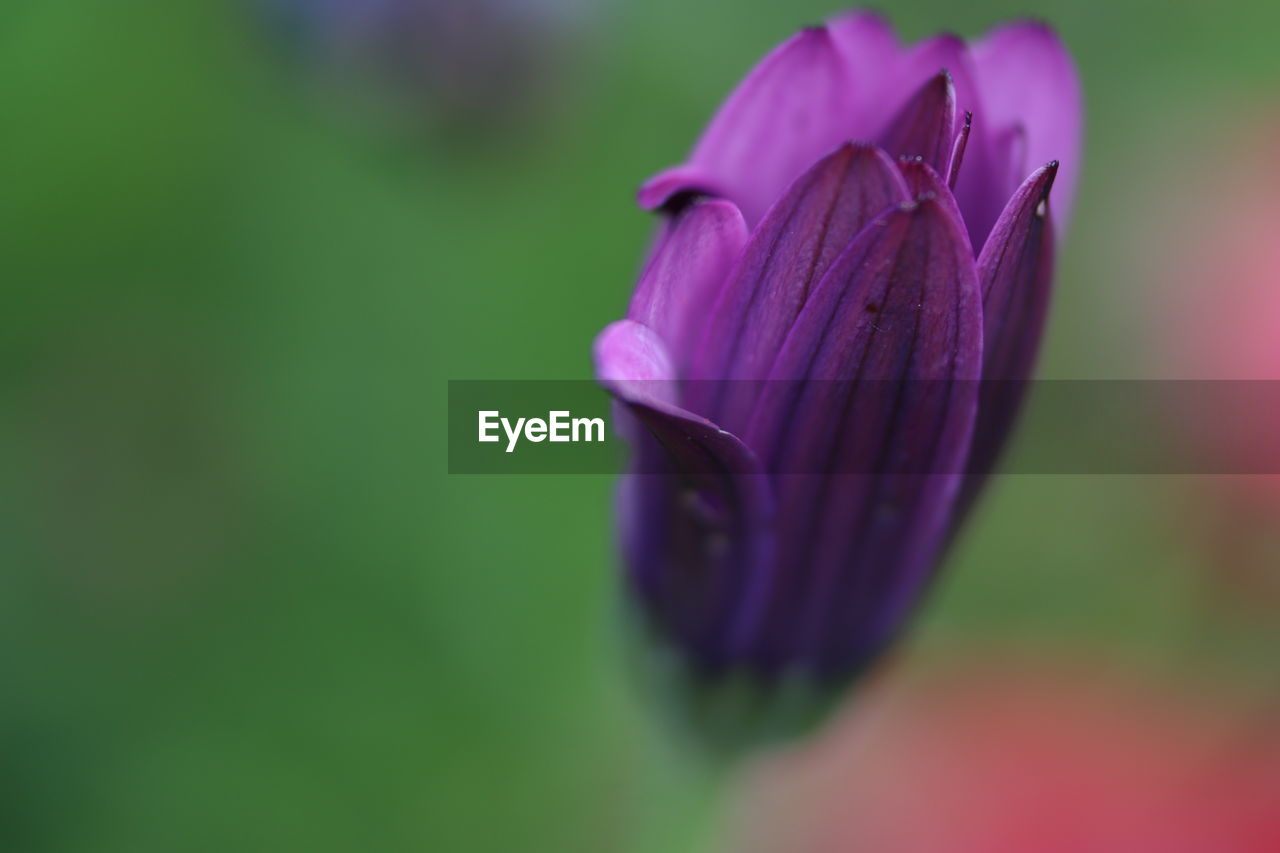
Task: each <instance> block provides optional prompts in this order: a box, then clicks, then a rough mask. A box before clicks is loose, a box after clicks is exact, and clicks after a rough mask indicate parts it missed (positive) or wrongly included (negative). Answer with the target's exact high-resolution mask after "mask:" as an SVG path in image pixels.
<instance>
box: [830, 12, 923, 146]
mask: <svg viewBox="0 0 1280 853" xmlns="http://www.w3.org/2000/svg"><path fill="white" fill-rule="evenodd" d="M827 30H828V31H829V32H830V33H831V39H832V41H834V42H835V45H836V49H837V50H838V51H839V52H840V56H841V58H843V59H844V65H845V72H846V81H847V83H846V85H847V86H848V98H849V109H850V113H849V117H850V124H849V137H850V138H854V139H870V138H871V137H872V136H874V135H875V133H876V132H877V131H878V130H879V129H880V127H881V126H882V125H883V123H884V118H885V108H884V106H883V103H882V101H883V97H884V92H885V89H886V88H887V87H889V86H890V85H892V84H893V82H894V81H895V80H897V79H898V78H897V73H896V70H897V69H896V66H897V63H898V58H899V56H900V55H901V54H902V48H901V47H900V46H899V44H898V38H897V36H896V35H894V32H893V27H891V26H890V25H889V23H888V22H887V21H886V20H885V19H884V18H882V17H880V16H879V15H878V14H876V13H875V12H868V11H862V10H860V11H856V12H849V13H846V14H844V15H839V16H837V17H835V18H832V19H831V20H830V21H828V22H827ZM941 67H943V66H941V65H939V66H936V67H934V68H932V69H930V71H937V70H938V68H941ZM908 91H909V90H908ZM895 105H896V103H895Z"/></svg>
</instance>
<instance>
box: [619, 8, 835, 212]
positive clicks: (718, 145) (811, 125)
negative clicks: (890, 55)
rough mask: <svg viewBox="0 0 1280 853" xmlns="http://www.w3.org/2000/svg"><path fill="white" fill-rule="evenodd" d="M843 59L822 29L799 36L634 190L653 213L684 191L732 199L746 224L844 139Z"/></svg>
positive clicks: (773, 55) (757, 70)
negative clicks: (678, 155)
mask: <svg viewBox="0 0 1280 853" xmlns="http://www.w3.org/2000/svg"><path fill="white" fill-rule="evenodd" d="M849 126H850V111H849V102H848V86H847V85H846V72H845V67H844V64H843V61H842V60H841V57H840V55H839V53H838V52H837V50H836V48H835V45H834V44H833V43H832V40H831V35H830V33H828V32H827V30H826V28H825V27H814V28H812V29H807V30H804V31H802V32H800V33H797V34H796V35H795V36H793V37H792V38H791V39H789V40H788V41H786V42H784V43H783V44H782V45H780V46H779V47H778V48H776V49H775V50H774V51H773V52H772V53H770V54H769V55H768V56H766V57H765V58H764V59H763V60H762V61H761V62H760V64H759V65H757V66H756V68H755V69H754V70H753V71H752V72H751V73H750V74H749V75H747V77H746V79H745V80H743V81H742V83H741V84H739V86H738V88H737V90H736V91H734V93H733V94H732V95H730V96H729V98H728V100H726V101H725V102H724V104H723V105H722V106H721V107H720V110H719V111H718V112H717V113H716V115H715V118H713V119H712V120H711V124H710V125H709V126H708V127H707V129H706V132H705V133H703V135H702V138H701V139H700V140H699V142H698V144H697V146H696V147H695V148H694V150H693V153H692V155H690V157H689V159H688V161H687V162H686V163H685V165H683V166H679V167H677V168H675V169H673V170H670V171H667V172H663V173H661V174H659V175H657V176H656V177H654V178H652V179H651V180H650V181H649V182H648V183H646V184H645V185H644V186H643V187H641V188H640V193H639V196H638V198H639V201H640V205H641V206H642V207H645V208H649V209H652V208H656V207H660V206H661V205H663V204H665V203H666V202H667V201H668V200H669V199H670V198H671V197H672V196H673V195H676V194H678V193H680V192H683V191H685V190H702V191H711V192H714V193H716V194H720V195H723V196H725V197H727V198H730V199H732V200H733V201H734V202H736V203H737V205H738V207H739V208H740V209H741V210H742V213H743V216H745V217H746V220H747V222H748V223H752V224H754V223H756V222H759V221H760V217H762V216H763V215H764V212H765V211H766V210H767V209H768V207H769V205H770V204H772V203H773V201H774V199H776V198H777V197H778V196H779V195H780V194H781V193H782V191H783V190H784V189H786V186H787V184H789V183H790V182H791V181H792V180H794V179H795V178H796V176H797V175H799V174H800V173H801V172H803V171H804V170H805V169H806V168H808V167H809V166H810V165H811V164H812V163H813V162H814V161H815V160H817V159H818V158H819V157H820V156H822V154H823V153H825V152H827V151H830V150H831V149H832V148H834V147H835V146H836V145H838V144H840V143H841V142H842V141H844V140H845V139H847V138H848V137H849Z"/></svg>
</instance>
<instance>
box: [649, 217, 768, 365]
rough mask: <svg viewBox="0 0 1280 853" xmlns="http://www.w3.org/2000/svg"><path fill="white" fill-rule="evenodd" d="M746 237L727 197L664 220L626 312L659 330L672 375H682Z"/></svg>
mask: <svg viewBox="0 0 1280 853" xmlns="http://www.w3.org/2000/svg"><path fill="white" fill-rule="evenodd" d="M746 241H747V225H746V223H745V222H744V221H743V219H742V214H741V213H739V212H738V208H737V207H735V206H734V205H733V203H732V202H729V201H724V200H721V199H716V200H710V199H708V200H702V201H698V202H695V203H693V204H691V205H689V206H688V207H686V208H684V209H683V210H681V211H680V212H679V213H677V214H676V215H675V216H674V217H672V219H671V220H670V221H669V222H668V223H666V226H665V231H664V233H663V235H662V237H661V238H660V239H659V241H658V245H657V248H656V249H655V250H654V252H653V255H652V257H651V258H650V259H649V263H648V265H647V266H646V267H645V270H644V273H643V274H642V275H641V276H640V281H639V283H638V284H637V285H636V292H635V295H634V296H633V297H632V298H631V307H630V309H629V310H628V311H627V316H628V317H629V318H630V319H632V320H635V321H636V322H638V323H642V324H644V325H645V326H648V327H649V328H650V329H652V330H653V331H655V332H656V333H657V334H658V337H660V338H661V339H662V341H663V342H664V343H665V344H666V345H667V348H668V349H669V351H670V354H671V359H672V366H673V367H674V370H675V374H676V376H683V375H685V373H686V371H687V369H688V364H689V359H690V357H691V356H692V353H693V347H694V345H695V343H696V342H697V339H698V337H699V335H700V333H701V330H702V327H703V325H705V324H706V322H707V313H708V312H709V311H710V310H711V305H712V303H713V302H714V301H715V298H716V296H717V295H719V293H720V287H721V285H722V284H723V283H724V280H725V278H726V277H727V276H728V274H729V270H730V269H731V268H732V267H733V264H734V261H736V260H737V258H738V255H739V253H740V252H741V251H742V247H743V245H744V244H745V243H746Z"/></svg>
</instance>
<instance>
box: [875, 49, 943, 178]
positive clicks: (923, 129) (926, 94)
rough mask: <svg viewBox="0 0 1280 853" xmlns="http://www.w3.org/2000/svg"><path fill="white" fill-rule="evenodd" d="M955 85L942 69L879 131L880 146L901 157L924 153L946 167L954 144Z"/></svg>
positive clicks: (934, 163)
mask: <svg viewBox="0 0 1280 853" xmlns="http://www.w3.org/2000/svg"><path fill="white" fill-rule="evenodd" d="M955 123H956V89H955V84H954V83H953V82H952V81H951V75H950V74H949V73H947V72H946V71H940V72H938V73H937V74H935V75H933V77H931V78H930V79H929V80H928V81H926V82H925V84H924V85H923V86H921V87H920V88H919V89H917V90H916V92H915V94H913V95H912V96H911V97H910V98H908V99H907V102H906V103H905V104H903V105H902V109H900V110H899V111H898V114H897V115H895V116H894V117H893V119H892V120H890V122H889V124H888V126H887V127H886V128H885V129H884V131H883V132H881V134H880V140H879V141H880V147H881V148H883V149H884V150H885V151H888V152H889V153H890V154H895V155H897V156H899V157H921V158H923V159H924V161H925V162H926V163H928V164H929V165H930V166H931V167H933V168H934V169H935V170H937V171H942V170H944V169H946V167H947V164H948V162H949V161H950V159H951V149H952V147H953V146H954V144H955Z"/></svg>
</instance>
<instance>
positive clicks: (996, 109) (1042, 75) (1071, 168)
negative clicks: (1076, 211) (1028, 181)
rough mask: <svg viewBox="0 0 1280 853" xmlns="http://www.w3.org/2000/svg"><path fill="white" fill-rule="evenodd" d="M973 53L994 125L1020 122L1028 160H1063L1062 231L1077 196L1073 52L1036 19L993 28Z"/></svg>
mask: <svg viewBox="0 0 1280 853" xmlns="http://www.w3.org/2000/svg"><path fill="white" fill-rule="evenodd" d="M973 54H974V60H975V67H976V70H977V75H978V78H977V79H978V84H979V86H980V87H981V89H982V98H983V103H984V104H985V105H986V107H987V110H988V112H989V116H990V125H989V126H990V127H991V128H992V129H993V131H996V132H1002V131H1007V130H1008V129H1009V128H1012V127H1014V126H1016V125H1021V126H1022V127H1023V128H1025V130H1026V158H1027V160H1026V161H1027V162H1028V163H1032V164H1040V163H1046V162H1048V161H1050V160H1057V161H1059V162H1060V163H1061V164H1062V165H1061V168H1060V172H1059V175H1058V179H1057V185H1058V191H1057V193H1056V194H1055V197H1054V198H1055V203H1056V206H1057V210H1058V216H1057V217H1056V219H1057V222H1058V226H1057V227H1058V229H1059V236H1061V229H1062V228H1063V227H1064V226H1065V224H1066V221H1067V219H1068V218H1069V217H1070V214H1071V206H1072V204H1073V201H1074V197H1075V182H1076V174H1077V170H1078V169H1079V168H1080V135H1081V130H1082V127H1083V122H1084V116H1083V106H1082V99H1081V92H1080V79H1079V76H1078V75H1077V73H1076V69H1075V64H1074V63H1073V62H1072V61H1071V55H1070V54H1069V53H1068V52H1067V49H1066V47H1064V46H1063V44H1062V42H1061V41H1060V40H1059V39H1058V36H1057V34H1056V33H1054V31H1053V30H1052V29H1051V28H1050V27H1049V26H1047V25H1046V24H1043V23H1040V22H1036V21H1023V22H1019V23H1014V24H1008V25H1006V26H1003V27H1000V28H999V29H996V30H993V31H992V32H991V33H990V34H988V35H987V37H986V38H984V39H983V40H982V41H981V42H979V43H978V44H977V45H975V46H974V49H973ZM1021 178H1022V175H1018V179H1019V180H1021Z"/></svg>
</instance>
